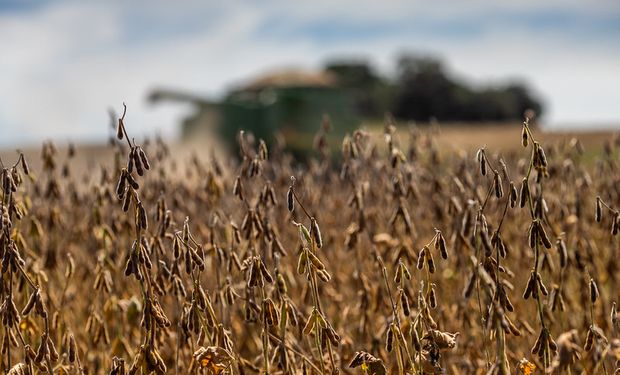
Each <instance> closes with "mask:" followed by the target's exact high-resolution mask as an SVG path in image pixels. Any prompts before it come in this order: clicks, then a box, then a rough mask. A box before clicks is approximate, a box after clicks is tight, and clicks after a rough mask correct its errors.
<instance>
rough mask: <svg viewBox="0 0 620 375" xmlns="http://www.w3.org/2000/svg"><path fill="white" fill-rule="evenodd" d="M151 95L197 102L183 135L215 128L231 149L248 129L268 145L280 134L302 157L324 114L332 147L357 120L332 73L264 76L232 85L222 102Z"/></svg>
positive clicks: (158, 93)
mask: <svg viewBox="0 0 620 375" xmlns="http://www.w3.org/2000/svg"><path fill="white" fill-rule="evenodd" d="M150 100H151V101H152V102H160V101H163V100H169V101H176V102H182V103H190V104H192V105H194V107H195V108H196V111H195V113H194V114H193V115H192V116H190V117H189V118H187V119H185V120H184V122H183V128H182V134H183V137H184V138H193V137H196V136H198V135H200V134H213V133H216V134H218V135H219V137H221V139H222V140H223V141H224V142H225V143H226V144H227V145H228V146H229V148H230V149H231V150H232V149H235V148H236V146H237V145H236V140H237V135H238V134H239V131H240V130H245V131H246V132H247V133H251V134H253V135H254V136H255V138H256V139H257V140H258V139H264V140H265V141H266V142H267V143H268V144H273V143H274V142H275V141H276V137H277V136H278V134H279V135H281V137H282V139H283V140H284V142H285V146H286V149H287V150H289V151H291V152H293V153H294V154H295V155H296V156H300V157H303V156H304V155H305V154H307V153H308V152H309V151H311V149H312V143H313V139H314V136H315V134H316V133H317V131H318V130H319V128H320V126H321V123H322V121H323V118H324V116H325V115H327V116H329V119H330V123H331V132H330V133H329V137H328V144H329V147H330V148H332V149H336V148H337V147H338V146H339V142H340V141H341V140H342V137H343V136H344V135H345V134H347V133H351V132H353V131H354V130H355V128H356V127H357V126H358V125H359V117H358V115H357V113H356V111H355V106H354V102H353V98H352V96H351V95H349V93H348V92H347V90H345V89H342V88H340V87H338V85H337V82H336V81H335V79H334V78H333V77H332V76H331V75H329V74H328V73H304V72H299V71H284V72H278V73H275V74H271V75H266V76H263V77H261V78H259V79H257V80H255V81H253V82H251V83H249V84H247V85H244V86H242V87H240V88H237V89H235V90H232V91H231V92H230V93H228V94H227V95H226V96H225V97H224V98H223V99H222V100H221V101H211V100H207V99H205V98H202V97H198V96H195V95H188V94H183V93H178V92H173V91H163V90H159V91H156V92H154V93H152V94H151V96H150Z"/></svg>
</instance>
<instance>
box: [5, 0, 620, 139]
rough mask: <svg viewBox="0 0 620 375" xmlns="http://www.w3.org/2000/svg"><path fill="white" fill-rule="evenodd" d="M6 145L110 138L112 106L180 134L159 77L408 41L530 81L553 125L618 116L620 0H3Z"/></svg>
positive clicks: (373, 54)
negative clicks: (158, 95)
mask: <svg viewBox="0 0 620 375" xmlns="http://www.w3.org/2000/svg"><path fill="white" fill-rule="evenodd" d="M0 46H1V48H2V53H1V54H0V130H2V131H1V134H2V136H1V137H0V145H5V146H6V145H20V144H23V143H38V142H40V141H41V140H44V139H49V138H53V139H58V140H61V141H62V140H68V139H72V140H78V141H79V140H89V141H95V140H98V139H105V137H106V135H107V134H108V131H109V129H108V123H107V122H108V117H107V113H106V111H107V109H108V108H109V107H110V106H113V107H116V108H119V107H120V106H121V103H122V102H123V101H125V102H127V104H128V105H129V114H128V124H129V126H132V127H134V128H135V129H138V128H139V129H140V131H141V132H153V131H158V132H161V133H163V134H165V135H173V134H175V131H176V129H177V124H178V121H179V119H180V118H182V117H183V116H184V115H185V114H186V113H187V111H188V110H189V108H186V107H183V106H172V105H167V106H157V107H153V106H151V105H149V104H148V103H147V102H146V100H145V98H146V95H147V94H148V92H149V90H150V89H152V88H154V87H173V88H179V89H184V90H188V91H191V92H195V93H200V94H203V95H206V96H211V97H217V96H218V95H221V94H222V93H223V92H225V91H226V89H227V88H228V87H230V86H231V85H233V84H235V83H239V82H242V81H243V80H244V79H247V78H249V77H252V76H254V75H256V74H258V73H261V72H264V71H267V70H270V69H273V68H278V67H291V66H295V67H303V68H308V69H316V68H319V67H321V66H322V64H323V63H324V62H325V61H326V60H327V59H329V58H339V57H349V56H350V57H357V58H364V59H368V60H369V61H370V62H371V63H372V64H373V65H374V66H375V67H376V69H377V70H379V71H381V72H382V73H384V74H386V75H389V74H391V73H392V72H393V69H394V61H395V60H396V58H397V57H398V56H399V54H401V53H402V52H405V51H411V52H420V53H428V54H434V55H437V56H440V57H442V58H444V59H445V61H446V63H447V65H448V67H449V69H450V70H451V72H452V73H453V74H454V75H456V76H458V77H461V78H462V79H465V80H467V81H469V82H471V83H473V84H477V85H484V84H489V83H495V82H506V81H509V80H525V81H526V82H528V83H529V85H530V86H531V87H533V88H534V90H535V91H536V93H538V94H539V95H540V96H541V97H542V98H543V99H544V101H545V103H546V106H547V115H546V117H545V124H546V125H547V126H549V127H551V128H562V127H573V128H574V127H579V126H581V127H584V126H586V127H587V126H593V125H597V126H607V127H613V126H618V124H620V105H619V104H618V101H619V98H620V2H618V1H617V0H609V1H590V2H584V1H574V0H564V1H560V0H548V1H531V0H527V1H511V2H503V1H479V0H471V1H467V2H463V1H447V0H434V1H426V0H425V1H420V0H406V1H405V0H395V1H381V2H378V1H373V2H366V1H361V0H340V1H334V0H332V1H327V0H316V1H312V2H291V1H225V2H224V1H197V0H196V1H183V2H181V1H179V2H170V1H164V0H154V1H142V0H140V1H121V0H110V1H106V2H95V1H77V0H60V1H30V0H26V1H23V0H22V1H17V0H8V1H7V0H0Z"/></svg>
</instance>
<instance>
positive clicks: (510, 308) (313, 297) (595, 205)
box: [0, 107, 620, 375]
mask: <svg viewBox="0 0 620 375" xmlns="http://www.w3.org/2000/svg"><path fill="white" fill-rule="evenodd" d="M126 111H127V108H126V107H124V108H123V113H122V115H121V116H120V118H116V117H114V128H115V130H116V136H115V139H114V140H112V141H111V142H110V144H109V146H108V148H109V153H108V154H109V155H113V156H112V157H111V158H109V160H108V159H107V158H104V159H102V160H99V161H98V163H99V164H98V165H97V166H96V167H93V168H90V169H89V171H88V173H84V172H83V171H79V170H76V169H75V168H76V166H75V165H76V160H78V159H79V158H80V157H81V155H80V152H81V151H80V148H79V147H78V148H75V147H69V148H68V149H67V154H66V156H63V155H62V153H61V151H60V150H61V149H59V148H56V146H54V145H53V144H52V143H49V142H47V143H45V144H44V145H43V149H42V153H41V162H40V163H31V164H32V168H31V167H29V166H28V164H27V163H26V159H25V157H24V155H23V154H18V157H17V158H16V162H15V164H12V165H9V166H6V165H5V164H4V163H2V164H1V167H2V196H1V198H2V202H1V206H0V209H1V213H2V221H1V223H0V225H1V227H0V230H1V231H0V251H1V255H2V263H1V267H2V283H1V284H0V291H1V296H0V297H1V299H2V302H1V306H0V315H1V316H2V329H1V334H2V350H1V358H2V359H1V363H0V367H2V369H1V371H2V372H3V373H7V374H11V375H24V374H115V375H127V374H142V375H146V374H193V373H200V374H339V373H344V374H377V375H380V374H388V373H394V374H412V375H413V374H416V375H422V374H502V375H503V374H515V373H516V374H533V373H554V374H555V373H557V374H598V373H605V374H612V373H618V371H620V370H619V366H620V364H619V362H618V361H619V360H620V337H618V333H619V328H620V323H619V321H620V314H619V313H618V311H617V305H616V301H617V299H618V297H619V295H618V288H617V287H616V286H617V285H618V276H617V275H618V261H617V252H618V236H617V235H618V231H619V230H620V211H619V210H618V208H619V207H620V192H619V191H618V189H617V188H616V187H617V184H618V181H619V180H620V164H619V162H618V160H619V159H618V157H619V156H620V138H613V139H611V140H609V141H608V142H607V143H605V144H604V145H601V146H602V147H601V149H602V150H603V151H602V153H600V155H598V156H593V155H594V151H593V150H585V149H584V147H583V146H582V145H581V143H580V142H579V141H578V140H577V139H572V140H569V141H566V142H559V143H556V144H546V143H544V142H542V141H541V140H540V139H539V136H538V135H537V130H536V128H535V127H534V126H533V122H534V118H533V115H532V114H531V113H528V114H527V116H526V118H525V121H524V123H523V125H522V137H521V139H515V140H514V142H515V144H519V143H521V144H522V146H523V148H520V149H519V150H520V151H506V150H500V149H496V148H495V147H494V145H493V144H488V145H481V146H483V147H481V148H480V149H479V150H478V152H477V153H473V154H472V153H469V152H464V151H458V150H450V149H441V148H440V147H439V146H438V144H437V138H436V136H437V133H438V131H440V129H439V128H437V127H433V128H429V129H424V128H416V127H412V128H410V131H409V136H408V137H406V140H405V141H403V140H401V136H402V134H403V132H402V131H401V130H400V129H401V128H399V127H398V126H396V124H395V122H394V120H393V119H392V118H390V117H388V118H386V121H385V126H384V128H383V134H381V135H378V134H375V133H373V132H371V131H367V130H363V129H360V130H357V131H355V132H354V133H352V134H349V135H347V136H345V137H344V139H343V140H342V144H341V149H340V152H341V154H340V155H339V157H335V155H334V153H336V151H335V149H334V148H330V147H329V142H328V140H330V139H331V138H330V137H328V133H329V131H330V129H331V128H332V127H334V126H337V125H338V124H331V123H330V122H329V119H328V118H327V117H325V118H324V119H323V122H322V123H321V124H317V136H316V138H315V142H314V146H315V150H316V152H315V153H314V154H315V157H312V156H310V157H309V159H308V160H306V161H305V162H304V163H298V162H296V161H295V160H294V158H293V157H292V156H291V155H289V154H288V153H287V152H286V151H285V150H284V149H283V148H282V147H281V146H282V145H281V144H275V145H272V146H271V148H269V147H268V145H267V144H266V143H265V142H264V141H263V140H260V139H258V140H257V139H255V138H254V137H253V136H252V134H250V133H245V132H241V133H240V134H239V138H238V149H239V151H240V153H239V157H238V158H224V157H218V156H216V155H213V154H211V155H210V156H209V157H206V158H202V157H201V156H199V155H193V156H191V157H190V158H188V160H182V159H180V158H178V157H175V156H174V154H173V152H172V151H171V149H170V148H169V147H168V146H167V145H166V144H165V143H164V142H163V141H162V140H161V139H158V138H156V139H144V140H143V142H142V143H138V142H137V141H136V140H135V139H134V138H130V134H131V133H132V128H133V127H132V125H131V124H126V119H127V116H126ZM381 139H382V140H381ZM147 155H148V156H147ZM29 161H31V162H32V160H29ZM35 166H36V167H35Z"/></svg>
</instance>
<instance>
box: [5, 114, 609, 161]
mask: <svg viewBox="0 0 620 375" xmlns="http://www.w3.org/2000/svg"><path fill="white" fill-rule="evenodd" d="M364 128H366V129H368V130H369V131H370V132H371V133H372V134H373V138H374V140H375V142H377V144H379V145H383V141H382V139H381V132H382V130H383V126H382V125H381V124H368V125H366V126H364ZM419 128H420V130H421V132H422V134H426V133H429V132H430V133H434V134H436V137H435V139H436V141H437V143H438V146H439V147H440V149H447V150H457V151H458V150H463V151H472V150H476V149H478V148H479V147H482V146H486V147H488V148H490V149H492V150H497V151H499V150H501V151H502V152H504V153H506V152H510V151H516V150H518V149H519V148H520V146H519V143H518V140H519V139H520V137H521V124H517V123H515V124H514V125H461V124H450V125H442V126H441V127H430V126H420V127H419ZM397 134H398V136H399V139H400V142H401V144H402V145H407V142H408V138H409V128H407V127H404V126H403V127H401V128H399V130H398V132H397ZM537 134H538V137H539V139H540V140H541V142H548V143H553V142H557V141H566V142H569V141H570V140H571V139H572V138H573V137H576V138H578V139H579V140H580V141H581V143H582V144H583V146H584V148H585V150H586V154H590V153H596V152H598V151H599V150H600V149H601V148H602V147H603V144H604V142H605V140H611V138H612V136H613V135H614V133H613V132H612V131H588V130H585V131H545V130H544V129H538V130H537ZM307 142H308V147H311V145H312V140H311V139H308V140H307ZM212 144H213V140H211V139H209V140H207V139H206V137H205V139H202V138H199V139H196V138H194V139H192V140H190V141H185V142H183V141H181V142H179V141H174V142H171V143H170V148H171V151H172V157H173V159H175V160H177V161H179V162H183V161H185V160H187V159H188V158H189V157H190V155H192V153H196V154H197V155H198V156H199V157H200V158H204V159H206V158H208V157H209V155H210V153H211V147H210V146H209V145H212ZM18 148H19V145H16V146H15V149H8V148H5V149H3V150H0V157H1V158H2V160H3V161H4V160H11V159H12V158H13V157H14V156H15V150H16V149H18ZM25 152H26V156H27V157H28V160H29V162H30V163H31V164H32V165H33V167H34V169H35V170H37V169H39V168H38V166H39V164H40V160H39V159H40V149H38V148H29V149H26V150H25ZM222 152H223V151H221V150H220V151H218V153H222ZM66 153H67V148H66V147H65V146H60V147H59V156H60V157H61V158H60V160H64V158H65V156H66ZM102 162H110V163H111V162H112V152H111V149H110V148H109V147H107V146H106V145H105V144H83V145H80V144H78V145H76V160H75V161H74V162H73V163H72V167H73V168H72V170H73V171H75V170H84V171H89V172H92V171H93V168H95V170H96V169H97V167H98V166H99V165H100V164H101V163H102Z"/></svg>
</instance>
